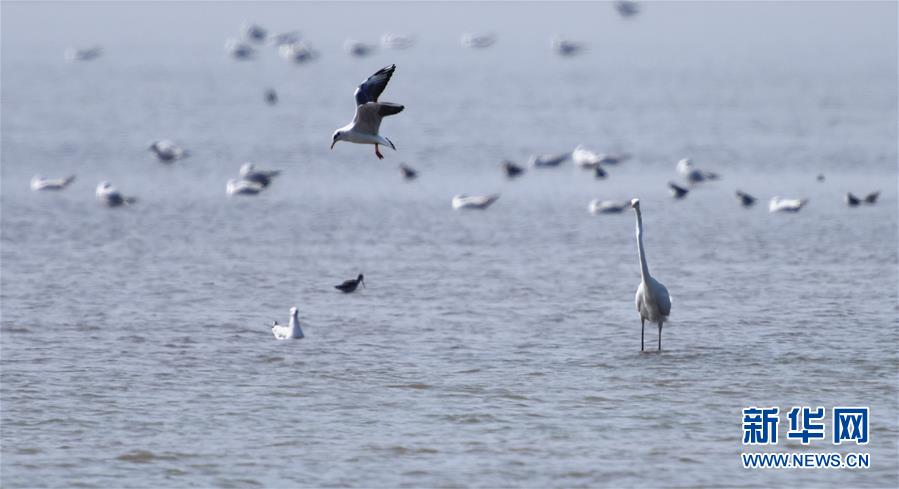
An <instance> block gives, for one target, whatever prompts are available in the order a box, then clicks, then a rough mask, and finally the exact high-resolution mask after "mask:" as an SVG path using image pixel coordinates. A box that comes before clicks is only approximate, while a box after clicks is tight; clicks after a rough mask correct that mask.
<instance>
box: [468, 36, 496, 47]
mask: <svg viewBox="0 0 899 489" xmlns="http://www.w3.org/2000/svg"><path fill="white" fill-rule="evenodd" d="M461 42H462V46H464V47H466V48H474V49H484V48H489V47H490V46H493V43H495V42H496V36H494V35H493V34H467V33H466V34H463V35H462V40H461Z"/></svg>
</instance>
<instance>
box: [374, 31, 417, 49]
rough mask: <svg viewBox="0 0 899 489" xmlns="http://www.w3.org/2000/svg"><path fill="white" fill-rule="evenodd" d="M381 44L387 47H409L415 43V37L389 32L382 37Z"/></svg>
mask: <svg viewBox="0 0 899 489" xmlns="http://www.w3.org/2000/svg"><path fill="white" fill-rule="evenodd" d="M381 44H382V45H383V46H384V47H385V48H387V49H408V48H410V47H412V45H413V44H415V39H414V38H413V37H412V36H405V35H402V34H390V33H387V34H384V36H383V37H381Z"/></svg>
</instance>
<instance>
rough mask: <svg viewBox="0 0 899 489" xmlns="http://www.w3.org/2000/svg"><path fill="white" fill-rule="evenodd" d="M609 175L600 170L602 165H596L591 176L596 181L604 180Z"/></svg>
mask: <svg viewBox="0 0 899 489" xmlns="http://www.w3.org/2000/svg"><path fill="white" fill-rule="evenodd" d="M608 175H609V174H608V173H606V171H605V170H604V169H603V168H602V165H596V168H594V169H593V176H594V177H596V178H597V179H600V180H601V179H603V178H606V177H607V176H608Z"/></svg>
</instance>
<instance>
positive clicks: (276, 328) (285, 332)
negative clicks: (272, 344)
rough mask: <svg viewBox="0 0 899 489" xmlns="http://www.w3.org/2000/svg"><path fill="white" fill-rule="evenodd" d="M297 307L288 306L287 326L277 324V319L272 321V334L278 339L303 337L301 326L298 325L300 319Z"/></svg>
mask: <svg viewBox="0 0 899 489" xmlns="http://www.w3.org/2000/svg"><path fill="white" fill-rule="evenodd" d="M297 312H298V311H297V308H296V307H295V306H294V307H291V308H290V322H289V323H288V324H287V326H282V325H280V324H278V321H272V334H274V335H275V338H277V339H279V340H290V339H295V340H298V339H300V338H303V328H301V327H300V319H299V318H298V317H297Z"/></svg>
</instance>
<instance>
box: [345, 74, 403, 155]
mask: <svg viewBox="0 0 899 489" xmlns="http://www.w3.org/2000/svg"><path fill="white" fill-rule="evenodd" d="M395 70H396V65H390V66H387V67H385V68H381V69H380V70H378V71H377V73H375V74H374V75H372V76H370V77H368V79H366V80H365V81H364V82H362V84H361V85H359V87H358V88H356V92H355V93H354V94H353V95H354V97H355V98H356V116H355V117H354V118H353V122H351V123H349V124H347V125H345V126H343V127H341V128H340V129H338V130H336V131H334V135H333V136H332V137H331V149H334V145H335V144H337V141H347V142H350V143H356V144H374V145H375V156H377V157H378V159H379V160H382V159H384V155H382V154H381V152H380V151H379V150H378V146H379V145H384V146H390V147H391V148H393V150H394V151H396V146H394V145H393V142H391V141H390V140H389V139H387V138H385V137H384V136H381V135H380V134H378V130H379V129H380V128H381V119H383V118H384V117H387V116H389V115H393V114H399V113H400V112H402V111H403V109H404V107H403V106H402V105H399V104H392V103H389V102H378V97H379V96H380V95H381V93H382V92H383V91H384V89H385V88H387V82H389V81H390V77H392V76H393V72H394V71H395Z"/></svg>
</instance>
